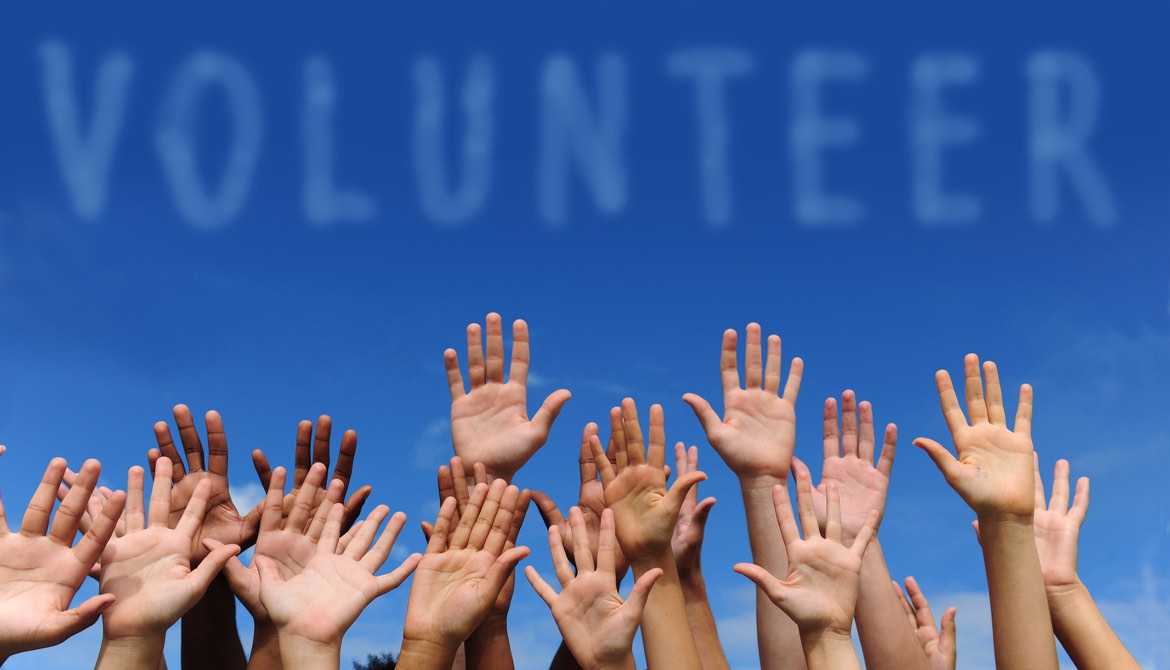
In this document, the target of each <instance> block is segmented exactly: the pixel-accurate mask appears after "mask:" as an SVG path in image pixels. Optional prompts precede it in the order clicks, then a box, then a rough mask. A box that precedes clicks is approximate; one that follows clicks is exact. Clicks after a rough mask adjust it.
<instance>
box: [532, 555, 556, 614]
mask: <svg viewBox="0 0 1170 670" xmlns="http://www.w3.org/2000/svg"><path fill="white" fill-rule="evenodd" d="M524 576H525V577H527V578H528V583H529V584H531V585H532V590H534V591H536V595H538V596H540V599H541V600H543V601H544V604H545V605H548V606H549V608H550V609H551V608H552V606H553V603H554V602H556V600H557V592H556V590H555V589H553V587H551V586H549V585H548V582H546V581H544V580H543V579H541V577H540V574H539V573H537V572H536V568H534V567H532V566H531V565H529V566H527V567H525V568H524Z"/></svg>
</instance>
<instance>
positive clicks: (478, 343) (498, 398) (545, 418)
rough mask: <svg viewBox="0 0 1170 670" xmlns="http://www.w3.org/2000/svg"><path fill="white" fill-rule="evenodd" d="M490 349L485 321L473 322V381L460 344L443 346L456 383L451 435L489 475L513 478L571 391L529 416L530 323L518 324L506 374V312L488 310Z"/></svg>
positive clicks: (464, 453)
mask: <svg viewBox="0 0 1170 670" xmlns="http://www.w3.org/2000/svg"><path fill="white" fill-rule="evenodd" d="M486 325H487V352H486V355H485V353H484V341H483V336H482V334H481V329H480V326H479V324H476V323H473V324H471V325H469V326H468V327H467V383H468V384H469V385H470V389H468V388H466V387H465V386H464V378H463V375H462V373H461V372H460V369H459V355H458V354H457V353H455V350H454V349H448V350H446V351H445V352H443V363H444V365H445V366H446V368H447V383H448V386H449V387H450V389H451V441H452V443H453V445H454V447H455V455H456V456H459V457H461V458H463V461H464V462H465V463H483V464H484V466H485V467H486V468H487V473H488V476H489V477H490V478H492V479H495V478H502V479H504V480H506V481H509V482H510V481H511V480H512V477H513V476H514V475H515V474H516V472H517V471H518V470H519V469H520V468H521V466H523V465H524V464H525V463H526V462H528V459H530V458H532V455H533V454H535V453H536V450H537V449H540V447H542V446H543V445H544V443H545V442H546V441H547V440H548V434H549V431H550V430H551V429H552V424H553V421H555V420H556V418H557V414H558V413H560V411H561V408H562V407H564V405H565V403H566V402H568V400H569V398H570V396H571V394H570V393H569V392H568V391H566V390H565V389H559V390H557V391H554V392H553V393H552V394H551V395H549V396H548V398H546V399H545V401H544V403H543V404H542V405H541V407H540V410H539V411H537V412H536V415H535V416H533V417H532V419H531V420H529V418H528V366H529V344H528V324H526V323H525V322H524V321H516V322H515V323H513V324H512V366H511V370H510V371H509V374H508V379H507V381H505V380H504V335H503V330H502V325H501V322H500V315H499V314H496V313H494V312H493V313H491V314H488V315H487V320H486Z"/></svg>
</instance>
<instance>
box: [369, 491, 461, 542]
mask: <svg viewBox="0 0 1170 670" xmlns="http://www.w3.org/2000/svg"><path fill="white" fill-rule="evenodd" d="M454 514H455V499H454V498H447V499H446V500H444V501H443V503H442V505H440V506H439V515H438V516H437V517H435V526H434V529H433V530H432V531H431V539H430V541H429V542H427V553H428V554H437V553H441V552H442V551H443V550H445V549H446V548H447V532H448V531H449V529H450V527H451V517H452V516H454ZM350 530H351V531H352V530H353V529H352V528H351V529H350Z"/></svg>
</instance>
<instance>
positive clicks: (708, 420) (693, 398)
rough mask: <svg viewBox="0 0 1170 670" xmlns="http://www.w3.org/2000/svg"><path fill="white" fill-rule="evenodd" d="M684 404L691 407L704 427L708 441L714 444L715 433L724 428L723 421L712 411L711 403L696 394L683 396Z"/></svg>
mask: <svg viewBox="0 0 1170 670" xmlns="http://www.w3.org/2000/svg"><path fill="white" fill-rule="evenodd" d="M682 399H683V402H685V403H686V404H688V405H690V406H691V410H692V411H693V412H694V413H695V418H696V419H698V420H699V425H701V426H702V427H703V432H704V433H707V440H708V441H711V442H712V445H711V446H714V444H713V441H714V437H715V433H717V432H718V431H719V429H721V428H722V427H723V419H720V418H719V415H718V414H716V413H715V410H713V409H711V403H709V402H707V401H706V400H704V399H703V398H702V397H701V396H697V395H695V394H694V393H687V394H686V395H684V396H683V398H682Z"/></svg>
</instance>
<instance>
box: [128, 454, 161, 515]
mask: <svg viewBox="0 0 1170 670" xmlns="http://www.w3.org/2000/svg"><path fill="white" fill-rule="evenodd" d="M159 458H160V459H161V458H163V457H161V456H160V457H159ZM145 480H146V472H145V471H144V470H143V469H142V468H141V467H139V466H137V465H135V466H134V467H132V468H130V470H129V471H128V472H127V473H126V530H141V529H143V528H146V503H145V501H144V500H143V497H142V494H143V487H144V485H145Z"/></svg>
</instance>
